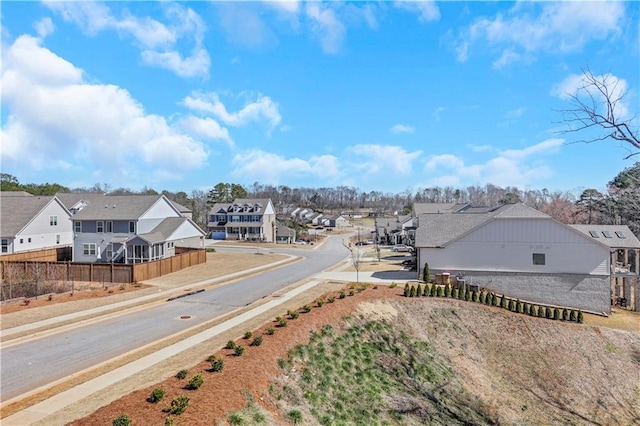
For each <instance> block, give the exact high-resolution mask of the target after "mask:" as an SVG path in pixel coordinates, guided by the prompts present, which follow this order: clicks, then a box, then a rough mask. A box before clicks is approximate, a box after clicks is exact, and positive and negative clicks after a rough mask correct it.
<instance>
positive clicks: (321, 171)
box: [231, 149, 340, 185]
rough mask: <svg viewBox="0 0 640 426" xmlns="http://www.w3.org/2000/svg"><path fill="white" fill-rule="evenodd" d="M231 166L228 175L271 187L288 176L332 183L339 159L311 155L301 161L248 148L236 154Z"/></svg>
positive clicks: (337, 174)
mask: <svg viewBox="0 0 640 426" xmlns="http://www.w3.org/2000/svg"><path fill="white" fill-rule="evenodd" d="M233 165H234V166H235V167H234V170H233V172H232V173H231V174H232V176H233V177H235V178H241V179H243V180H245V181H247V182H251V181H259V182H263V183H269V184H274V185H277V184H279V183H280V182H282V181H286V180H290V179H291V177H311V178H316V179H317V178H321V179H328V180H333V179H336V178H337V177H339V175H340V171H339V165H338V159H337V158H336V157H334V156H332V155H320V156H312V157H310V158H309V159H308V160H304V159H301V158H285V157H283V156H281V155H278V154H274V153H270V152H265V151H263V150H260V149H250V150H246V151H244V152H240V153H238V154H236V155H235V156H234V158H233Z"/></svg>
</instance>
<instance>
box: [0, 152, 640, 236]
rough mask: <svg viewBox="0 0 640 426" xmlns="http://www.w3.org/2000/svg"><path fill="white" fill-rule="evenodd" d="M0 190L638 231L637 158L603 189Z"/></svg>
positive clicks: (230, 186) (1, 185) (10, 180)
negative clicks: (423, 210)
mask: <svg viewBox="0 0 640 426" xmlns="http://www.w3.org/2000/svg"><path fill="white" fill-rule="evenodd" d="M0 189H1V190H3V191H26V192H29V193H31V194H34V195H53V194H55V193H57V192H93V193H107V194H111V195H129V194H141V195H144V194H147V195H149V194H164V195H165V196H166V197H167V198H169V199H170V200H172V201H175V202H177V203H179V204H182V205H184V206H186V207H189V208H191V209H192V210H193V218H194V221H195V222H196V223H197V224H198V225H200V226H201V227H203V228H206V224H207V215H208V210H209V208H210V206H211V205H212V204H213V203H215V202H227V201H230V200H233V199H234V198H271V200H272V201H273V203H274V206H276V208H277V209H279V210H280V209H282V208H283V207H286V206H299V207H310V208H313V209H315V210H317V211H321V212H348V211H357V210H360V209H367V210H371V211H373V212H375V213H377V214H378V215H392V214H395V213H398V214H409V213H411V210H412V206H413V204H414V203H470V204H472V205H476V206H491V205H496V204H500V203H514V202H523V203H525V204H527V205H529V206H531V207H533V208H536V209H538V210H540V211H542V212H544V213H547V214H549V215H551V216H552V217H553V218H555V219H556V220H558V221H560V222H563V223H593V224H626V225H629V227H630V228H631V229H632V230H633V231H634V233H635V234H636V235H640V162H637V163H635V165H633V166H632V167H629V168H627V169H625V170H623V171H622V172H620V173H619V174H618V175H617V176H615V177H614V178H613V179H612V180H611V181H610V182H609V183H608V185H607V190H606V192H605V193H601V192H600V191H598V190H596V189H585V190H584V191H583V192H582V193H581V194H579V195H577V194H573V193H571V192H568V191H549V190H547V189H525V190H522V189H520V188H517V187H505V188H501V187H499V186H496V185H492V184H487V185H484V186H480V185H475V186H468V187H466V188H453V187H449V186H447V187H444V188H440V187H432V188H418V189H417V190H411V189H407V190H405V191H403V192H400V193H389V192H380V191H370V192H367V191H361V190H360V189H358V188H355V187H350V186H337V187H333V188H330V187H321V188H306V187H297V188H296V187H290V186H286V185H279V186H274V185H264V184H260V183H258V182H255V183H253V184H252V185H250V186H249V187H244V186H242V185H239V184H235V183H224V182H220V183H218V184H216V185H214V186H213V187H212V189H211V190H210V191H208V192H205V191H202V190H192V191H191V193H190V194H187V193H186V192H183V191H179V192H171V191H166V190H164V191H161V192H158V191H156V190H154V189H151V188H148V187H144V188H142V189H141V190H140V191H133V190H131V189H128V188H116V189H112V188H111V187H110V186H109V185H107V184H96V185H94V186H93V187H91V188H67V187H64V186H62V185H58V184H49V183H46V184H20V183H19V182H18V180H17V179H16V178H15V177H14V176H11V175H8V174H4V173H3V174H2V176H1V180H0Z"/></svg>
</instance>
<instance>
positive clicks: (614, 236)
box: [569, 225, 640, 249]
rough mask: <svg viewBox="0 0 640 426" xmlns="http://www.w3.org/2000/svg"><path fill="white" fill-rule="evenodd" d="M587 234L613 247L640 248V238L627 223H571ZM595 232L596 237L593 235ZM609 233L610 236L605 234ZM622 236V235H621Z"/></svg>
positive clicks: (574, 227) (573, 226) (576, 228)
mask: <svg viewBox="0 0 640 426" xmlns="http://www.w3.org/2000/svg"><path fill="white" fill-rule="evenodd" d="M569 226H570V227H572V228H573V229H575V230H578V231H580V232H582V233H583V234H585V235H586V236H587V237H589V238H591V239H592V240H594V241H598V242H600V243H602V244H605V245H607V246H608V247H611V248H630V249H640V240H638V237H636V236H635V235H634V234H633V232H631V229H629V227H628V226H627V225H569ZM592 232H594V233H595V235H596V237H594V236H593V235H592ZM605 233H606V235H608V236H609V237H606V236H605ZM621 236H622V237H621Z"/></svg>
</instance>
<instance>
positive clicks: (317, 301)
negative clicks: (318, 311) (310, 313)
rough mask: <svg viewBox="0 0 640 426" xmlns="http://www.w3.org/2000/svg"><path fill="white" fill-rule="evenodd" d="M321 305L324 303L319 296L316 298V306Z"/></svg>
mask: <svg viewBox="0 0 640 426" xmlns="http://www.w3.org/2000/svg"><path fill="white" fill-rule="evenodd" d="M322 305H324V299H323V298H322V297H319V298H318V299H316V306H317V307H318V308H322Z"/></svg>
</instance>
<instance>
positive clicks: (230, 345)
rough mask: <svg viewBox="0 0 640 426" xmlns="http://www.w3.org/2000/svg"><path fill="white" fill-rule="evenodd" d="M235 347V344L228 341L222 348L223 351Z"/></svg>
mask: <svg viewBox="0 0 640 426" xmlns="http://www.w3.org/2000/svg"><path fill="white" fill-rule="evenodd" d="M235 347H236V342H234V341H233V340H229V341H228V342H227V344H226V345H225V346H224V348H225V349H233V348H235Z"/></svg>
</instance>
